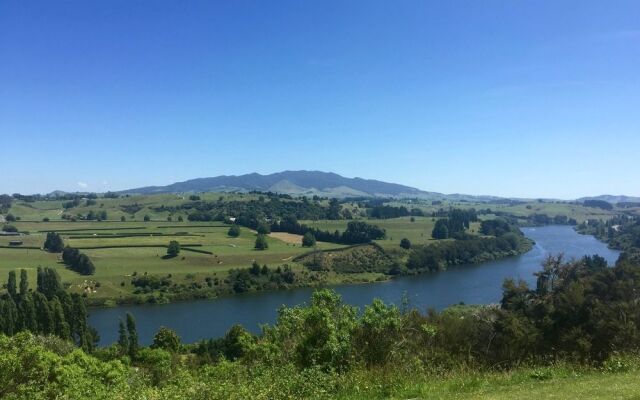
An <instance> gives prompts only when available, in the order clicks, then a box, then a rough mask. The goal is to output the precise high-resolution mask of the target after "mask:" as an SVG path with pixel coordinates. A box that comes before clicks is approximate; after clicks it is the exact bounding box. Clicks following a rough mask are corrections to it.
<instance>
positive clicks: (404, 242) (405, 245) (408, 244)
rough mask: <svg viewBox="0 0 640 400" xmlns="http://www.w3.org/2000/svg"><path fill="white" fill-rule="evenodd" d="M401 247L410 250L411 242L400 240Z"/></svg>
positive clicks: (405, 239)
mask: <svg viewBox="0 0 640 400" xmlns="http://www.w3.org/2000/svg"><path fill="white" fill-rule="evenodd" d="M400 247H402V248H403V249H407V250H409V249H410V248H411V242H410V241H409V239H407V238H403V239H402V240H400Z"/></svg>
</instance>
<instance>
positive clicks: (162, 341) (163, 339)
mask: <svg viewBox="0 0 640 400" xmlns="http://www.w3.org/2000/svg"><path fill="white" fill-rule="evenodd" d="M152 347H154V348H159V349H164V350H167V351H169V352H172V353H176V352H177V351H178V350H179V349H180V336H178V334H177V333H176V332H175V331H173V330H171V329H169V328H165V327H164V326H161V327H160V329H159V330H158V332H157V333H156V334H155V336H154V337H153V345H152Z"/></svg>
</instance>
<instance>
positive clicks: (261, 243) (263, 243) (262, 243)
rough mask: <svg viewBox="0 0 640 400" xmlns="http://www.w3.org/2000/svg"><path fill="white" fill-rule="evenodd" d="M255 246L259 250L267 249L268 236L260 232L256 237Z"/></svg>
mask: <svg viewBox="0 0 640 400" xmlns="http://www.w3.org/2000/svg"><path fill="white" fill-rule="evenodd" d="M255 248H256V249H257V250H266V249H268V248H269V243H267V238H266V236H265V235H262V234H259V235H258V236H257V237H256V244H255Z"/></svg>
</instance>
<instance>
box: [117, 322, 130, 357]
mask: <svg viewBox="0 0 640 400" xmlns="http://www.w3.org/2000/svg"><path fill="white" fill-rule="evenodd" d="M118 346H120V349H121V351H122V352H123V353H126V352H129V335H128V334H127V328H126V327H125V324H124V321H123V320H122V318H120V321H119V322H118Z"/></svg>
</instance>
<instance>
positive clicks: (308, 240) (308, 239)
mask: <svg viewBox="0 0 640 400" xmlns="http://www.w3.org/2000/svg"><path fill="white" fill-rule="evenodd" d="M302 245H303V246H304V247H313V246H315V245H316V237H315V236H313V233H311V232H307V233H305V234H304V236H303V237H302Z"/></svg>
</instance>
